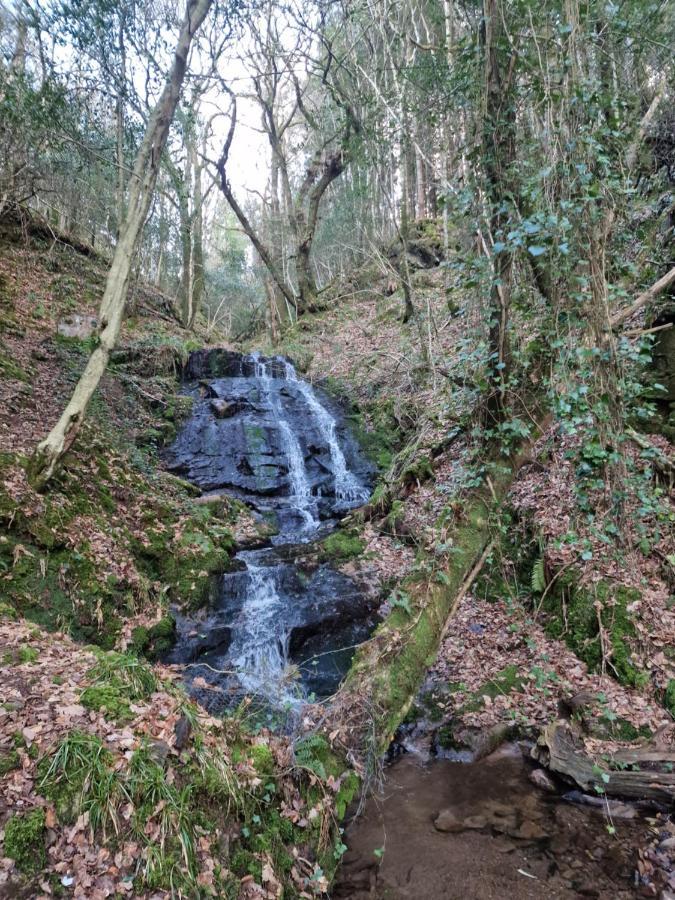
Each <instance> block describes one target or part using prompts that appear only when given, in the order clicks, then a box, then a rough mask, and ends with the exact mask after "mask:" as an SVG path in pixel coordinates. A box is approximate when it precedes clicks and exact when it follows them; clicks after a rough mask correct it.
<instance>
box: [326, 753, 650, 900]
mask: <svg viewBox="0 0 675 900" xmlns="http://www.w3.org/2000/svg"><path fill="white" fill-rule="evenodd" d="M530 771H531V766H530V765H529V763H528V762H526V760H525V759H524V758H523V754H522V753H521V751H520V749H519V747H518V746H517V745H504V746H503V747H502V748H500V749H499V750H497V751H496V752H495V753H493V754H492V755H491V756H489V757H486V758H485V759H482V760H480V761H478V762H474V763H469V764H466V763H459V762H450V761H448V760H437V761H434V762H431V763H427V764H423V763H422V762H421V761H420V760H419V759H418V758H416V757H415V756H414V755H412V754H407V755H404V756H403V757H402V758H400V760H399V761H398V762H396V763H395V764H394V765H392V766H391V767H389V768H388V769H387V772H386V782H385V785H384V790H383V792H382V793H381V794H379V795H377V796H375V797H372V798H371V799H370V800H369V801H368V803H367V805H366V809H365V812H364V814H363V815H362V816H361V817H359V818H357V819H355V820H353V821H352V822H351V823H350V824H349V825H348V826H347V828H346V831H345V843H346V844H347V846H348V848H349V849H348V851H347V853H346V854H345V856H344V860H343V865H342V868H341V870H340V872H339V874H338V879H337V881H336V884H335V887H334V890H333V894H332V896H333V898H335V900H347V898H350V900H361V898H363V900H365V898H382V900H384V898H386V900H399V898H401V900H402V898H406V900H430V898H453V900H460V898H461V900H493V898H494V900H497V898H499V900H503V898H509V900H520V898H522V900H526V898H527V900H535V898H536V900H542V898H561V900H562V898H570V900H571V898H578V897H580V896H583V897H595V898H598V900H619V898H628V897H636V896H658V894H656V893H652V892H651V889H650V888H647V887H646V886H644V887H643V886H642V885H641V884H640V879H639V876H638V875H637V874H636V847H637V846H638V845H640V844H642V843H644V838H645V832H646V829H647V827H648V824H647V823H646V822H645V820H644V819H643V818H642V817H641V816H639V815H638V814H637V811H636V810H635V809H633V808H630V807H625V808H624V810H623V811H621V810H620V809H619V810H618V811H619V813H622V812H623V815H622V816H621V817H619V816H617V815H616V814H614V815H613V816H612V817H611V820H610V818H608V816H607V812H606V810H603V809H602V808H600V807H596V808H592V807H588V806H585V805H577V804H575V803H572V802H568V801H565V800H563V799H562V798H561V797H560V796H558V795H552V794H549V793H546V792H545V791H542V790H540V789H538V788H536V787H535V786H534V785H533V784H532V782H531V781H530V780H529V777H528V776H529V773H530ZM625 815H629V816H632V817H630V818H626V817H625ZM612 829H614V831H613V832H612ZM382 850H383V852H382V853H380V851H382Z"/></svg>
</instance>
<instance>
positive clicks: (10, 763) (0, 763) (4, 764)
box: [0, 750, 21, 777]
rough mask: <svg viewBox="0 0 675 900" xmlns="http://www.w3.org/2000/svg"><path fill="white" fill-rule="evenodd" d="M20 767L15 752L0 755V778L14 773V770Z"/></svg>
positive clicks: (19, 760) (19, 761)
mask: <svg viewBox="0 0 675 900" xmlns="http://www.w3.org/2000/svg"><path fill="white" fill-rule="evenodd" d="M20 765H21V759H20V757H19V754H18V753H17V752H16V750H8V751H7V753H0V777H1V776H3V775H6V774H7V773H8V772H12V771H14V769H18V768H19V766H20Z"/></svg>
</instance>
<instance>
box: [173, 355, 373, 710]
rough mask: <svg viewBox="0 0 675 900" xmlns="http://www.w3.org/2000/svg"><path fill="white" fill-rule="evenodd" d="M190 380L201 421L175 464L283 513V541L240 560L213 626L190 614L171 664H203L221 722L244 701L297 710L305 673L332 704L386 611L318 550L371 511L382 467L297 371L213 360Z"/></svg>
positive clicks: (277, 362) (279, 363)
mask: <svg viewBox="0 0 675 900" xmlns="http://www.w3.org/2000/svg"><path fill="white" fill-rule="evenodd" d="M186 371H187V375H188V377H189V378H190V379H191V380H190V381H189V382H188V383H187V384H186V388H185V389H186V391H187V392H188V393H189V394H190V395H191V396H193V397H194V399H195V403H194V406H193V415H192V417H191V419H190V420H189V421H188V422H187V423H186V424H185V426H184V427H183V429H182V430H181V432H180V434H179V435H178V437H177V439H176V441H175V443H174V444H173V446H172V447H171V448H170V449H169V450H168V452H167V456H166V459H167V464H168V466H169V468H171V469H172V470H173V471H175V472H178V473H180V474H181V475H182V476H183V477H185V478H187V479H189V480H190V481H192V482H193V483H194V484H197V485H199V486H200V487H201V488H202V489H203V490H205V491H210V492H219V493H227V494H232V495H234V496H237V497H239V498H240V499H243V500H244V501H245V502H247V503H248V504H249V505H250V506H251V507H252V508H253V509H254V510H257V511H258V512H261V513H265V514H268V513H274V515H275V518H276V521H277V523H278V526H279V534H278V535H277V536H276V537H275V538H274V539H273V541H272V544H273V546H268V547H263V548H259V549H255V550H242V551H241V552H240V553H239V554H238V555H237V561H238V562H239V564H240V565H239V567H238V568H237V569H236V570H235V571H230V572H229V573H227V574H224V575H222V576H221V578H220V584H219V587H218V590H217V592H216V593H217V596H218V601H217V602H216V603H215V604H214V606H213V608H211V609H209V610H207V611H205V612H203V613H202V617H201V618H199V619H194V618H192V619H189V618H185V617H182V616H181V615H180V613H179V612H178V613H177V615H176V618H177V624H178V641H177V643H176V645H175V647H174V648H173V650H172V651H171V653H170V655H169V657H168V660H167V661H169V662H175V663H190V664H191V668H190V669H189V670H188V671H187V675H186V679H187V681H188V683H191V684H192V688H193V693H195V694H197V695H198V697H199V699H200V701H201V702H202V703H203V704H204V705H206V706H207V708H209V709H211V710H213V711H218V710H220V709H222V708H224V707H225V706H227V705H228V703H230V702H233V701H236V700H237V699H238V697H240V696H241V693H242V692H246V693H253V694H255V693H261V694H263V695H264V696H265V697H266V698H267V699H268V700H270V699H271V700H272V701H273V702H276V703H277V705H279V704H280V703H287V702H289V700H293V699H294V698H296V697H297V696H298V694H299V693H301V691H299V685H298V684H297V682H296V683H294V684H293V685H291V686H290V687H289V686H288V685H286V684H284V679H286V678H287V677H288V674H289V672H291V673H292V671H293V667H295V671H296V672H298V673H299V677H300V682H301V685H302V691H304V694H305V695H307V694H314V695H316V696H326V695H328V694H330V693H332V692H333V691H334V690H335V689H336V688H337V686H338V684H339V682H340V680H341V678H342V677H343V676H344V674H345V672H346V670H347V668H348V666H349V663H350V661H351V657H352V654H353V652H354V646H355V645H356V644H358V643H360V642H361V641H363V640H365V639H366V638H367V637H368V635H369V633H370V631H371V630H372V628H373V627H374V625H375V624H376V613H375V608H376V606H377V605H378V604H377V597H373V596H372V595H370V596H367V597H366V596H364V595H363V593H362V592H361V590H360V589H359V588H358V587H357V585H356V584H355V583H354V582H353V581H352V580H351V579H350V578H348V577H347V576H346V575H344V574H342V573H341V572H339V571H336V570H335V569H333V568H332V567H331V566H330V565H328V564H323V565H319V564H318V562H317V560H316V559H315V558H314V557H313V554H312V552H311V549H309V550H308V547H309V546H310V545H311V542H312V541H314V540H316V539H317V538H318V537H319V535H323V534H325V533H327V531H329V530H330V528H331V521H333V520H334V519H336V518H337V517H338V516H340V515H342V514H343V513H344V512H345V511H346V510H348V509H351V508H353V507H355V506H358V505H360V504H361V503H363V502H365V500H366V499H367V497H368V495H369V491H370V488H369V485H370V482H371V479H372V474H373V467H372V466H371V464H369V463H368V462H367V461H366V460H365V459H364V457H363V456H362V454H361V452H360V450H359V447H358V445H357V444H356V442H355V440H354V439H353V438H352V436H351V435H350V434H349V431H348V430H347V428H346V427H345V422H344V416H343V415H342V411H341V410H340V408H339V407H338V406H337V405H336V403H335V401H333V400H332V399H330V398H329V397H328V396H327V395H325V394H323V393H321V392H320V391H318V390H316V389H315V388H313V387H312V386H311V385H310V384H308V383H307V382H304V381H302V380H300V379H299V378H298V377H297V375H296V373H295V370H294V369H293V367H292V365H291V364H290V363H289V362H288V361H287V360H285V359H283V358H281V357H275V358H271V359H269V358H263V357H258V356H242V355H240V354H237V353H233V352H231V351H228V350H214V351H199V352H197V353H193V354H192V355H191V357H190V360H189V363H188V366H187V370H186ZM200 664H203V665H200Z"/></svg>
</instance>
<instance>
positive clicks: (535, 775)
mask: <svg viewBox="0 0 675 900" xmlns="http://www.w3.org/2000/svg"><path fill="white" fill-rule="evenodd" d="M528 778H529V779H530V781H531V782H532V784H533V785H534V786H535V787H538V788H539V789H540V790H542V791H546V793H547V794H557V792H558V789H557V788H556V786H555V782H554V781H553V779H552V778H551V776H550V775H549V774H548V772H547V771H546V770H545V769H533V770H532V771H531V772H530V774H529V775H528Z"/></svg>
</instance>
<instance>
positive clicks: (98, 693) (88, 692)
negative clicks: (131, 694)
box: [80, 684, 133, 722]
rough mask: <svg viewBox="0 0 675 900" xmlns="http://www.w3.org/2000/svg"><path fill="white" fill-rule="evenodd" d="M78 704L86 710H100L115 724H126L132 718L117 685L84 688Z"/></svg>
mask: <svg viewBox="0 0 675 900" xmlns="http://www.w3.org/2000/svg"><path fill="white" fill-rule="evenodd" d="M80 703H82V705H83V706H86V707H87V709H93V710H96V711H97V712H98V711H100V710H102V711H103V712H104V713H105V716H106V718H110V719H114V720H115V721H116V722H128V721H130V720H131V719H132V718H133V716H132V713H131V708H130V706H129V701H128V700H127V698H126V697H124V695H123V694H122V693H121V692H120V689H119V687H118V686H117V685H113V684H97V685H92V686H90V687H88V688H85V689H84V690H83V691H82V693H81V694H80Z"/></svg>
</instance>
